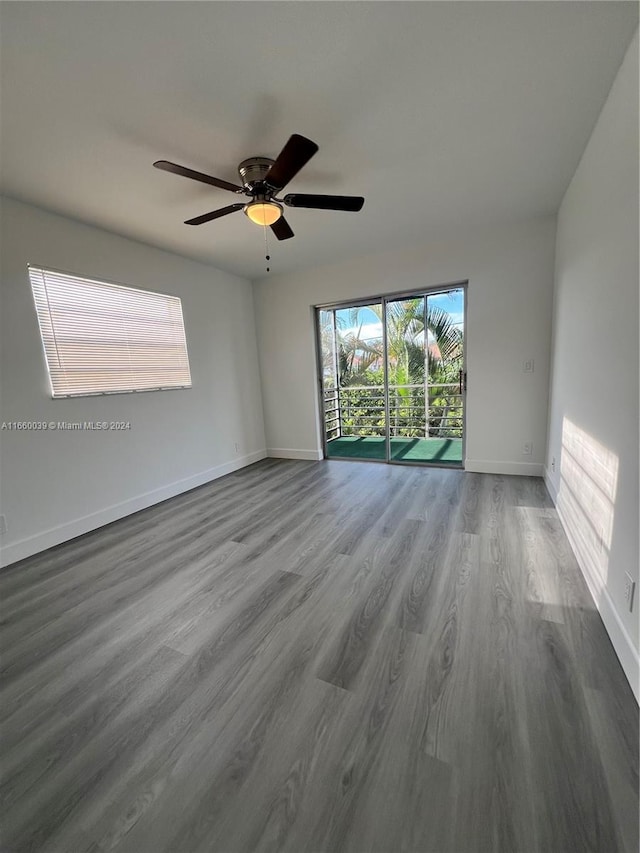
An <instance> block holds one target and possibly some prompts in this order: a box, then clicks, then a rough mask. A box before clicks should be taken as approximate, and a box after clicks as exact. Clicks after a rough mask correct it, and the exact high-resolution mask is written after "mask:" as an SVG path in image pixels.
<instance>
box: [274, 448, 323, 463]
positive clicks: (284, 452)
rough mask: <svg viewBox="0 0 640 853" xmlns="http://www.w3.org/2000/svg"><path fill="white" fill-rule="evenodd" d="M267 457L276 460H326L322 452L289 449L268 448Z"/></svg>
mask: <svg viewBox="0 0 640 853" xmlns="http://www.w3.org/2000/svg"><path fill="white" fill-rule="evenodd" d="M267 456H270V457H273V458H274V459H311V460H313V461H316V462H317V461H318V460H319V459H324V457H323V455H322V451H321V450H291V449H290V448H288V447H268V448H267Z"/></svg>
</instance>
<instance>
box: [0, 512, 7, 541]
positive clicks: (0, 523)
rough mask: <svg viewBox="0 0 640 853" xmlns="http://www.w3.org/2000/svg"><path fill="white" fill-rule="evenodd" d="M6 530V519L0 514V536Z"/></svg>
mask: <svg viewBox="0 0 640 853" xmlns="http://www.w3.org/2000/svg"><path fill="white" fill-rule="evenodd" d="M6 532H7V519H6V518H5V516H4V515H0V536H4V534H5V533H6Z"/></svg>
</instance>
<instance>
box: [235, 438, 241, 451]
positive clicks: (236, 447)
mask: <svg viewBox="0 0 640 853" xmlns="http://www.w3.org/2000/svg"><path fill="white" fill-rule="evenodd" d="M234 447H235V449H236V453H237V452H238V450H239V449H240V448H239V445H238V442H237V441H236V443H235V445H234Z"/></svg>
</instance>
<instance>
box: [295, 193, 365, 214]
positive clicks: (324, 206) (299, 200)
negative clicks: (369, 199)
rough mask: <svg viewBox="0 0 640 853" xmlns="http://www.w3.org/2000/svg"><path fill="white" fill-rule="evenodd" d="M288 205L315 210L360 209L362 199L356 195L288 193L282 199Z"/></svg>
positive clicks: (354, 210) (362, 202) (355, 210)
mask: <svg viewBox="0 0 640 853" xmlns="http://www.w3.org/2000/svg"><path fill="white" fill-rule="evenodd" d="M283 201H284V203H285V204H286V205H287V206H288V207H312V208H315V209H316V210H351V211H353V212H354V213H356V212H357V211H358V210H362V205H363V204H364V199H363V198H362V196H357V195H305V194H304V193H289V195H286V196H285V197H284V199H283Z"/></svg>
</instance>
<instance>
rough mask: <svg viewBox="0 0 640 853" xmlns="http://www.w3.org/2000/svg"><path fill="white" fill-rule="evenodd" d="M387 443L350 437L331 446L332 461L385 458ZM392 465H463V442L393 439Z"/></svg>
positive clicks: (337, 439) (332, 441)
mask: <svg viewBox="0 0 640 853" xmlns="http://www.w3.org/2000/svg"><path fill="white" fill-rule="evenodd" d="M384 445H385V439H384V438H383V437H381V436H377V435H367V436H361V435H349V436H343V437H342V438H333V439H331V441H329V442H327V456H328V457H329V459H379V460H380V461H383V460H384V458H385V446H384ZM391 461H392V462H431V463H433V464H436V465H454V466H461V465H462V439H461V438H392V439H391Z"/></svg>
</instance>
